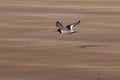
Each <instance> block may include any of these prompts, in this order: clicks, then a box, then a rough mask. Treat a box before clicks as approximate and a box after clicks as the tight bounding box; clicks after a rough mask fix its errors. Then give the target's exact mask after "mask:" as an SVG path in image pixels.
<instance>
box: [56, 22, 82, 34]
mask: <svg viewBox="0 0 120 80" xmlns="http://www.w3.org/2000/svg"><path fill="white" fill-rule="evenodd" d="M79 23H80V20H79V21H77V22H75V23H73V24H69V25H67V26H66V27H64V26H63V25H62V24H61V23H60V22H59V21H57V22H56V27H58V29H57V30H56V31H55V32H59V33H61V34H70V33H75V32H77V31H74V30H73V27H75V26H76V25H78V24H79Z"/></svg>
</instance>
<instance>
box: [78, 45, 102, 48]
mask: <svg viewBox="0 0 120 80" xmlns="http://www.w3.org/2000/svg"><path fill="white" fill-rule="evenodd" d="M99 46H104V45H82V46H78V47H79V48H89V47H99Z"/></svg>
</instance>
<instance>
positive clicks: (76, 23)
mask: <svg viewBox="0 0 120 80" xmlns="http://www.w3.org/2000/svg"><path fill="white" fill-rule="evenodd" d="M79 23H80V20H79V21H78V22H75V23H73V24H70V25H67V26H66V28H67V29H69V30H72V29H73V27H75V26H76V25H78V24H79Z"/></svg>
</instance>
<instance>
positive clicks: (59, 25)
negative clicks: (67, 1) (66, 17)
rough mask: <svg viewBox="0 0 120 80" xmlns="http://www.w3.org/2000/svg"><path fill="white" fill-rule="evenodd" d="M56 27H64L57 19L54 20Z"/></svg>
mask: <svg viewBox="0 0 120 80" xmlns="http://www.w3.org/2000/svg"><path fill="white" fill-rule="evenodd" d="M56 27H58V28H59V29H63V28H64V27H63V25H62V24H61V23H60V22H59V21H57V22H56Z"/></svg>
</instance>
